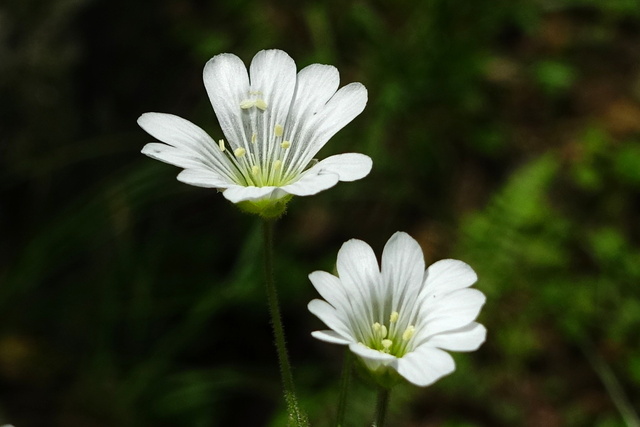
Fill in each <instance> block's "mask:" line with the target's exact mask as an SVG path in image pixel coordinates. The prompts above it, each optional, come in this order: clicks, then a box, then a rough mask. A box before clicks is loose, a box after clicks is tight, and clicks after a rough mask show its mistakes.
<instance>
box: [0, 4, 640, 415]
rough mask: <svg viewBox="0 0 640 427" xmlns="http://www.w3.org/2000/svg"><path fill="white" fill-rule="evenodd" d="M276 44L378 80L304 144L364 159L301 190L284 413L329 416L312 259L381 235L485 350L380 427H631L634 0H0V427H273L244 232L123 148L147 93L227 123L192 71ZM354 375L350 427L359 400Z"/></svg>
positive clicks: (286, 294) (265, 328)
mask: <svg viewBox="0 0 640 427" xmlns="http://www.w3.org/2000/svg"><path fill="white" fill-rule="evenodd" d="M264 48H280V49H283V50H285V51H287V52H288V53H289V54H290V55H291V56H292V57H293V58H294V59H295V60H296V62H297V64H298V68H302V67H303V66H305V65H307V64H310V63H314V62H321V63H329V64H333V65H335V66H336V67H338V69H339V70H340V72H341V80H342V83H343V84H346V83H348V82H351V81H360V82H362V83H363V84H365V86H367V88H368V90H369V103H368V106H367V108H366V109H365V111H364V113H362V114H361V115H360V116H359V117H358V118H356V119H355V120H354V121H353V122H352V123H351V124H350V125H348V126H347V127H346V128H345V129H343V130H342V131H341V132H339V133H338V134H337V135H336V136H335V137H334V138H333V139H332V141H331V142H330V143H329V144H328V145H327V147H326V148H325V149H323V151H322V152H321V153H320V157H326V156H327V155H329V154H333V153H340V152H346V151H356V152H362V153H365V154H368V155H369V156H371V157H372V158H373V160H374V168H373V171H372V173H371V174H370V175H369V176H368V177H367V178H366V179H364V180H361V181H357V182H355V183H341V184H339V185H338V186H336V187H335V188H332V189H330V190H328V191H325V192H323V193H321V194H319V195H317V196H314V197H308V198H296V199H294V200H293V201H292V202H291V203H290V205H289V212H288V214H287V215H286V216H285V217H283V218H282V220H281V221H279V223H278V225H277V231H276V250H277V257H278V258H277V278H278V285H279V289H280V296H281V300H282V304H283V310H284V316H285V326H286V328H287V333H288V341H289V346H290V350H291V356H292V360H293V363H294V366H295V372H294V373H295V376H296V379H297V382H298V389H299V394H300V398H301V400H302V404H303V406H304V407H305V409H306V410H307V411H308V412H309V415H310V418H311V419H312V421H313V425H314V426H329V425H331V423H332V419H333V411H334V410H335V404H336V400H337V380H338V376H339V373H340V369H341V358H342V354H343V353H342V351H343V350H342V348H340V347H338V346H332V345H328V344H325V343H321V342H317V341H315V340H313V339H312V338H311V337H310V335H309V332H310V331H312V330H314V329H318V328H322V325H321V324H320V322H319V321H318V320H317V319H316V318H315V317H314V316H312V315H311V314H310V313H308V312H307V310H306V304H307V302H308V301H309V300H311V299H312V298H314V297H316V293H315V291H314V290H313V288H312V286H311V284H310V283H309V281H308V279H307V274H308V273H310V272H311V271H313V270H318V269H322V270H329V271H330V270H331V269H332V268H333V263H334V262H335V256H336V253H337V250H338V248H339V246H340V245H341V244H342V242H344V241H345V240H347V239H349V238H353V237H356V238H361V239H363V240H365V241H367V242H368V243H370V244H371V245H372V246H373V248H374V249H375V250H376V252H377V253H378V254H379V253H380V252H381V250H382V247H383V245H384V242H386V240H387V239H388V238H389V237H390V236H391V234H392V233H393V232H395V231H397V230H403V231H407V232H408V233H410V234H411V235H412V236H414V237H415V238H416V239H418V240H419V241H420V243H421V245H422V247H423V249H424V251H425V257H426V259H427V262H428V263H431V262H433V261H435V260H438V259H441V258H447V257H455V258H459V259H462V260H464V261H466V262H467V263H469V264H471V265H472V266H473V267H474V269H475V270H476V271H477V272H478V274H479V277H480V280H479V282H478V284H477V287H478V288H479V289H480V290H482V291H483V292H484V293H485V294H486V295H487V297H488V301H487V304H486V306H485V308H484V309H483V312H482V314H481V316H480V321H481V322H482V323H484V324H485V325H486V326H487V328H488V338H487V342H486V343H485V344H484V345H483V347H482V348H481V349H480V350H479V351H478V352H475V353H471V354H458V355H455V358H456V361H457V365H458V369H457V371H456V372H455V373H454V374H452V375H450V376H448V377H446V378H444V379H442V380H440V381H439V382H437V383H436V384H434V385H433V386H431V387H428V388H425V389H418V388H414V387H409V386H406V387H400V388H399V389H398V390H397V391H396V392H395V394H394V396H393V400H392V406H391V409H390V411H391V413H390V420H391V424H390V425H392V426H396V425H397V426H406V427H418V426H421V427H424V426H447V427H454V426H455V427H469V426H545V427H554V426H587V425H588V426H601V427H610V426H624V425H625V421H624V420H626V422H627V423H628V425H638V424H633V423H634V422H635V423H637V422H638V418H637V415H635V414H634V413H633V408H634V407H635V408H638V407H640V352H639V350H640V340H639V339H638V330H639V329H640V299H639V298H638V297H639V296H640V228H639V226H638V224H639V221H638V212H639V209H638V208H639V202H640V198H639V197H638V190H639V188H640V5H639V4H638V2H637V1H635V0H608V1H606V2H605V1H597V0H573V1H569V0H566V1H560V0H548V1H535V0H526V1H525V0H503V1H500V0H496V1H487V0H481V1H462V0H461V1H447V0H427V1H409V0H400V1H394V2H386V1H373V0H360V1H356V0H342V1H333V0H332V1H327V2H315V3H313V2H297V1H285V2H275V1H271V2H270V1H265V2H258V1H250V0H240V1H237V0H221V1H200V0H158V1H135V2H133V1H125V0H110V1H106V0H53V1H48V2H47V1H36V0H5V1H4V2H3V3H2V5H0V423H2V422H11V423H13V424H15V425H16V427H36V426H47V427H50V426H54V427H55V426H63V427H94V426H95V427H107V426H125V427H126V426H154V427H163V426H194V427H207V426H262V425H273V426H280V425H283V424H284V415H283V404H282V399H281V395H280V385H279V377H278V371H277V367H276V363H277V362H276V360H275V351H274V349H273V346H272V343H271V335H270V327H269V323H268V315H267V307H266V300H265V294H264V290H263V285H262V281H261V253H260V249H261V245H260V243H261V242H260V228H259V223H258V222H257V219H256V218H254V217H251V216H249V215H245V214H241V213H240V212H239V211H238V210H237V209H236V208H235V206H233V205H232V204H230V203H228V202H227V201H226V200H225V199H224V198H223V197H222V196H221V195H219V194H216V193H215V191H213V190H206V189H201V188H195V187H191V186H188V185H185V184H182V183H180V182H178V181H176V180H175V175H177V173H178V172H179V169H177V168H175V167H172V166H169V165H165V164H162V163H160V162H157V161H154V160H151V159H149V158H147V157H145V156H143V155H141V154H140V153H139V151H140V149H141V148H142V146H143V145H144V144H145V143H147V142H151V140H152V138H151V137H149V136H148V135H147V134H146V133H145V132H143V131H142V130H141V129H140V128H138V127H137V125H136V119H137V118H138V116H139V115H140V114H141V113H143V112H147V111H159V112H167V113H172V114H177V115H180V116H182V117H184V118H186V119H188V120H190V121H192V122H194V123H196V124H198V125H200V126H201V127H203V128H204V129H206V130H207V131H209V132H210V133H211V135H212V136H213V137H214V138H218V137H220V135H221V134H220V131H219V129H218V128H217V123H216V121H215V117H214V115H213V112H212V109H211V107H210V105H209V102H208V99H207V96H206V93H205V91H204V87H203V84H202V78H201V73H202V67H203V66H204V64H205V62H206V61H207V60H208V59H209V58H210V57H212V56H213V55H215V54H218V53H221V52H232V53H235V54H237V55H238V56H240V57H241V58H242V59H243V60H244V61H245V62H246V63H247V64H248V63H249V61H250V60H251V58H252V57H253V55H254V54H255V53H256V52H257V51H258V50H260V49H264ZM373 402H374V392H373V390H372V389H370V388H369V387H368V386H367V385H366V384H364V383H360V382H359V383H356V384H355V385H354V389H353V391H352V395H351V405H352V406H351V408H350V410H349V413H348V419H349V425H353V426H363V425H367V422H368V421H369V420H370V419H371V417H372V413H373Z"/></svg>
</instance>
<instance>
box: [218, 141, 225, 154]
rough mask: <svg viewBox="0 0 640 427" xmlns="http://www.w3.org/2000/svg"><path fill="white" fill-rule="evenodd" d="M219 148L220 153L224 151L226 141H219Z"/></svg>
mask: <svg viewBox="0 0 640 427" xmlns="http://www.w3.org/2000/svg"><path fill="white" fill-rule="evenodd" d="M218 147H220V151H224V139H221V140H220V141H218Z"/></svg>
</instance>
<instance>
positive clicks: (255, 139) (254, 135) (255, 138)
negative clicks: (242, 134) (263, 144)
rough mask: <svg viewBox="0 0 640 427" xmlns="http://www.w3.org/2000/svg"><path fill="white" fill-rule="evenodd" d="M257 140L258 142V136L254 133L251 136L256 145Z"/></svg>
mask: <svg viewBox="0 0 640 427" xmlns="http://www.w3.org/2000/svg"><path fill="white" fill-rule="evenodd" d="M257 140H258V134H256V133H254V134H253V135H251V143H252V144H255V143H256V141H257Z"/></svg>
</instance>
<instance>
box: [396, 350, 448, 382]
mask: <svg viewBox="0 0 640 427" xmlns="http://www.w3.org/2000/svg"><path fill="white" fill-rule="evenodd" d="M396 369H397V370H398V373H399V374H400V375H402V376H403V377H404V378H406V379H407V380H408V381H409V382H411V383H413V384H415V385H417V386H419V387H425V386H428V385H431V384H433V383H434V382H436V381H437V380H439V379H440V378H442V377H444V376H445V375H448V374H450V373H451V372H453V371H454V370H455V369H456V365H455V362H454V361H453V358H452V357H451V355H449V354H448V353H447V352H445V351H442V350H439V349H437V348H433V347H428V346H424V345H423V346H421V347H418V348H417V349H416V350H414V351H412V352H411V353H407V354H406V355H404V356H403V357H402V358H400V359H398V361H397V367H396Z"/></svg>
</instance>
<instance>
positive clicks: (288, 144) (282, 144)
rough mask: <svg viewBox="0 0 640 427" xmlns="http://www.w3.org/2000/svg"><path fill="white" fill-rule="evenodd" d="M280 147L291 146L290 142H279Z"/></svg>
mask: <svg viewBox="0 0 640 427" xmlns="http://www.w3.org/2000/svg"><path fill="white" fill-rule="evenodd" d="M280 147H282V148H284V149H285V150H286V149H287V148H289V147H291V142H290V141H282V142H281V143H280Z"/></svg>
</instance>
